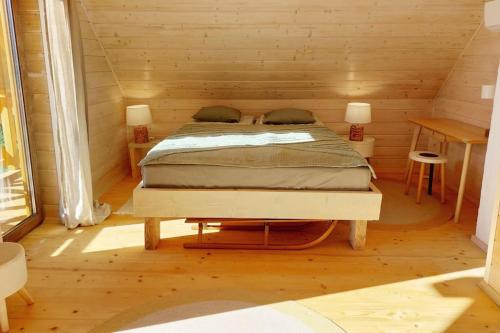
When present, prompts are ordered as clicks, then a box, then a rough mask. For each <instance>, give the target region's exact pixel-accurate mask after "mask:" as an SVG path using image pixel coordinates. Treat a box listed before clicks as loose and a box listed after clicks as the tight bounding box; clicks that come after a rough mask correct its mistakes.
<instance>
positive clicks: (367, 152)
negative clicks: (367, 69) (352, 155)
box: [342, 135, 375, 159]
mask: <svg viewBox="0 0 500 333" xmlns="http://www.w3.org/2000/svg"><path fill="white" fill-rule="evenodd" d="M342 138H343V139H344V140H346V141H347V142H349V143H350V144H351V147H352V148H353V149H354V150H355V151H357V152H358V153H360V154H361V156H363V157H364V158H366V159H368V158H370V157H372V156H373V149H374V148H375V138H374V137H373V136H366V135H365V136H364V138H363V141H350V140H349V136H348V135H343V136H342Z"/></svg>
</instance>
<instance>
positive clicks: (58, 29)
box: [39, 0, 110, 229]
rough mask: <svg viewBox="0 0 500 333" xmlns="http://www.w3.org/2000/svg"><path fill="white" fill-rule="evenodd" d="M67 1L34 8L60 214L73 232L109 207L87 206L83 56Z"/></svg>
mask: <svg viewBox="0 0 500 333" xmlns="http://www.w3.org/2000/svg"><path fill="white" fill-rule="evenodd" d="M69 1H70V0H39V4H40V12H41V15H40V16H41V20H42V32H43V35H44V49H45V51H46V52H45V54H46V56H45V57H46V59H45V60H46V68H47V77H48V86H49V95H50V102H51V113H52V130H53V133H54V149H55V157H56V167H57V180H58V186H59V196H60V203H59V207H60V208H59V211H60V217H61V220H62V222H63V223H64V225H66V227H68V228H71V229H72V228H76V227H78V226H79V225H82V226H87V225H95V224H98V223H100V222H102V221H103V220H104V219H105V218H106V217H107V216H109V214H110V207H109V205H106V204H104V205H101V204H99V203H98V202H93V200H92V178H91V170H90V155H89V144H88V134H87V119H86V101H85V88H84V87H85V85H84V77H83V60H82V59H83V56H82V52H81V45H80V39H79V37H78V36H79V31H78V29H79V27H78V18H77V15H78V13H77V12H76V6H75V4H74V3H73V4H70V3H69ZM71 1H75V0H71ZM72 37H73V38H72ZM75 37H78V38H75ZM72 41H75V42H74V43H73V42H72Z"/></svg>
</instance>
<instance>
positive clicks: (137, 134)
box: [134, 126, 149, 143]
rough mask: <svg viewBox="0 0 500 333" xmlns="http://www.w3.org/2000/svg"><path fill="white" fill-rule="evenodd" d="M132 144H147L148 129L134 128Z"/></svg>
mask: <svg viewBox="0 0 500 333" xmlns="http://www.w3.org/2000/svg"><path fill="white" fill-rule="evenodd" d="M134 142H135V143H147V142H149V135H148V128H147V127H146V126H136V127H134Z"/></svg>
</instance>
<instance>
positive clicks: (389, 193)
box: [374, 179, 453, 225]
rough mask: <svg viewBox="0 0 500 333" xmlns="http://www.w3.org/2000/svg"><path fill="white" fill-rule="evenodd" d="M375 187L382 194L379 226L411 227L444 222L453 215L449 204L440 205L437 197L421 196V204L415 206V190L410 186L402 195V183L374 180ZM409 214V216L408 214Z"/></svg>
mask: <svg viewBox="0 0 500 333" xmlns="http://www.w3.org/2000/svg"><path fill="white" fill-rule="evenodd" d="M374 183H375V185H376V186H377V187H378V188H379V189H380V191H381V192H382V194H383V197H382V210H381V212H380V220H379V222H378V223H380V224H392V225H401V224H405V225H411V224H427V223H436V222H443V223H444V222H446V221H447V220H448V219H449V218H450V216H451V214H452V213H453V206H452V205H450V202H448V203H447V204H441V202H440V201H439V198H438V196H435V195H432V196H430V195H427V192H425V193H423V194H422V203H421V204H420V205H417V203H416V202H415V201H416V193H415V192H416V188H415V186H412V187H411V189H410V193H409V194H408V195H405V194H404V189H405V185H404V183H403V182H399V181H395V180H387V179H379V180H376V181H375V182H374ZM408 212H411V214H408Z"/></svg>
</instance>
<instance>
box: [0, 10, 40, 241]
mask: <svg viewBox="0 0 500 333" xmlns="http://www.w3.org/2000/svg"><path fill="white" fill-rule="evenodd" d="M4 5H5V3H4V4H3V5H0V231H2V232H3V233H5V232H7V231H8V230H10V229H12V228H13V227H15V226H16V225H18V224H19V223H21V222H22V221H23V220H24V219H26V218H27V217H29V216H31V214H32V213H33V209H32V200H31V191H30V188H29V187H30V181H29V178H28V168H27V167H26V158H25V157H26V156H27V155H26V153H27V152H26V151H25V149H24V147H25V145H24V141H23V139H24V135H23V133H24V132H23V129H22V127H21V126H22V124H24V122H23V121H21V120H22V118H21V117H22V114H23V113H21V112H20V111H21V110H20V104H21V103H19V102H20V101H19V100H18V91H17V81H16V71H15V66H14V62H13V57H12V47H11V44H10V43H11V41H10V34H9V24H8V18H7V16H6V10H5V7H4Z"/></svg>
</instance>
